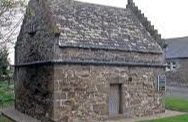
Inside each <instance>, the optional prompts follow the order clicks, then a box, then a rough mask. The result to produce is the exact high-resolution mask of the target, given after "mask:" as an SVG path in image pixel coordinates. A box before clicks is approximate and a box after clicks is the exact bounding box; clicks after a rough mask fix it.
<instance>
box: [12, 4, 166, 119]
mask: <svg viewBox="0 0 188 122" xmlns="http://www.w3.org/2000/svg"><path fill="white" fill-rule="evenodd" d="M162 44H163V42H162V41H161V36H160V35H159V34H158V32H157V30H155V29H154V27H153V26H152V25H151V24H150V22H149V21H148V20H147V18H146V17H144V15H143V14H142V13H141V11H140V10H139V9H138V8H137V7H136V6H135V4H134V3H133V1H132V0H129V1H128V4H127V7H126V8H125V9H123V8H116V7H109V6H103V5H96V4H90V3H84V2H79V1H73V0H31V1H30V2H29V5H28V8H27V11H26V15H25V19H24V21H23V25H22V27H21V31H20V35H19V37H18V41H17V43H16V47H15V52H16V53H15V97H16V100H15V108H16V109H17V110H19V111H20V112H23V113H26V114H27V115H30V116H32V117H34V118H37V119H39V120H42V121H45V122H46V121H52V122H78V121H81V122H90V121H92V120H93V121H106V120H109V119H111V118H114V117H125V118H129V117H141V116H147V115H153V114H156V113H161V112H164V110H165V108H164V105H163V104H162V97H163V93H164V91H158V90H157V88H156V82H157V76H158V75H161V74H163V73H164V70H165V65H164V56H163V50H162V48H161V46H160V45H162Z"/></svg>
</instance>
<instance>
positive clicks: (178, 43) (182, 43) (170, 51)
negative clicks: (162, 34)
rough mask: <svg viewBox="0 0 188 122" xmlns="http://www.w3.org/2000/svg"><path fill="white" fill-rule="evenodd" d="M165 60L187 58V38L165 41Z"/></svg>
mask: <svg viewBox="0 0 188 122" xmlns="http://www.w3.org/2000/svg"><path fill="white" fill-rule="evenodd" d="M166 42H167V48H166V58H167V59H171V58H188V37H182V38H172V39H166Z"/></svg>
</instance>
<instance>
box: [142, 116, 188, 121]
mask: <svg viewBox="0 0 188 122" xmlns="http://www.w3.org/2000/svg"><path fill="white" fill-rule="evenodd" d="M142 122H188V115H180V116H175V117H168V118H163V119H156V120H148V121H142Z"/></svg>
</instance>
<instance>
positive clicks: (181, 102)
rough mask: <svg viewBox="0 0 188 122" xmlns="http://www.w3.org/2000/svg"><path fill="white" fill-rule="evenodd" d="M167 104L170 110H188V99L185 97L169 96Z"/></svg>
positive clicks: (166, 100)
mask: <svg viewBox="0 0 188 122" xmlns="http://www.w3.org/2000/svg"><path fill="white" fill-rule="evenodd" d="M165 106H166V108H167V109H169V110H174V111H181V112H188V100H185V99H181V98H172V97H167V98H166V99H165ZM187 122H188V121H187Z"/></svg>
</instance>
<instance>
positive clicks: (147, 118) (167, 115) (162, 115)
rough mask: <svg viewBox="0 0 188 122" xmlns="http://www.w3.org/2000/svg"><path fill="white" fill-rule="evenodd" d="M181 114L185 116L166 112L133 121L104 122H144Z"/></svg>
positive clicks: (115, 121) (116, 121) (174, 112)
mask: <svg viewBox="0 0 188 122" xmlns="http://www.w3.org/2000/svg"><path fill="white" fill-rule="evenodd" d="M183 114H186V113H183V112H177V111H170V110H166V112H165V113H163V114H157V115H155V116H150V117H142V118H135V119H121V120H112V121H111V120H110V121H109V120H108V121H106V122H139V121H144V120H153V119H160V118H165V117H172V116H177V115H183Z"/></svg>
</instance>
